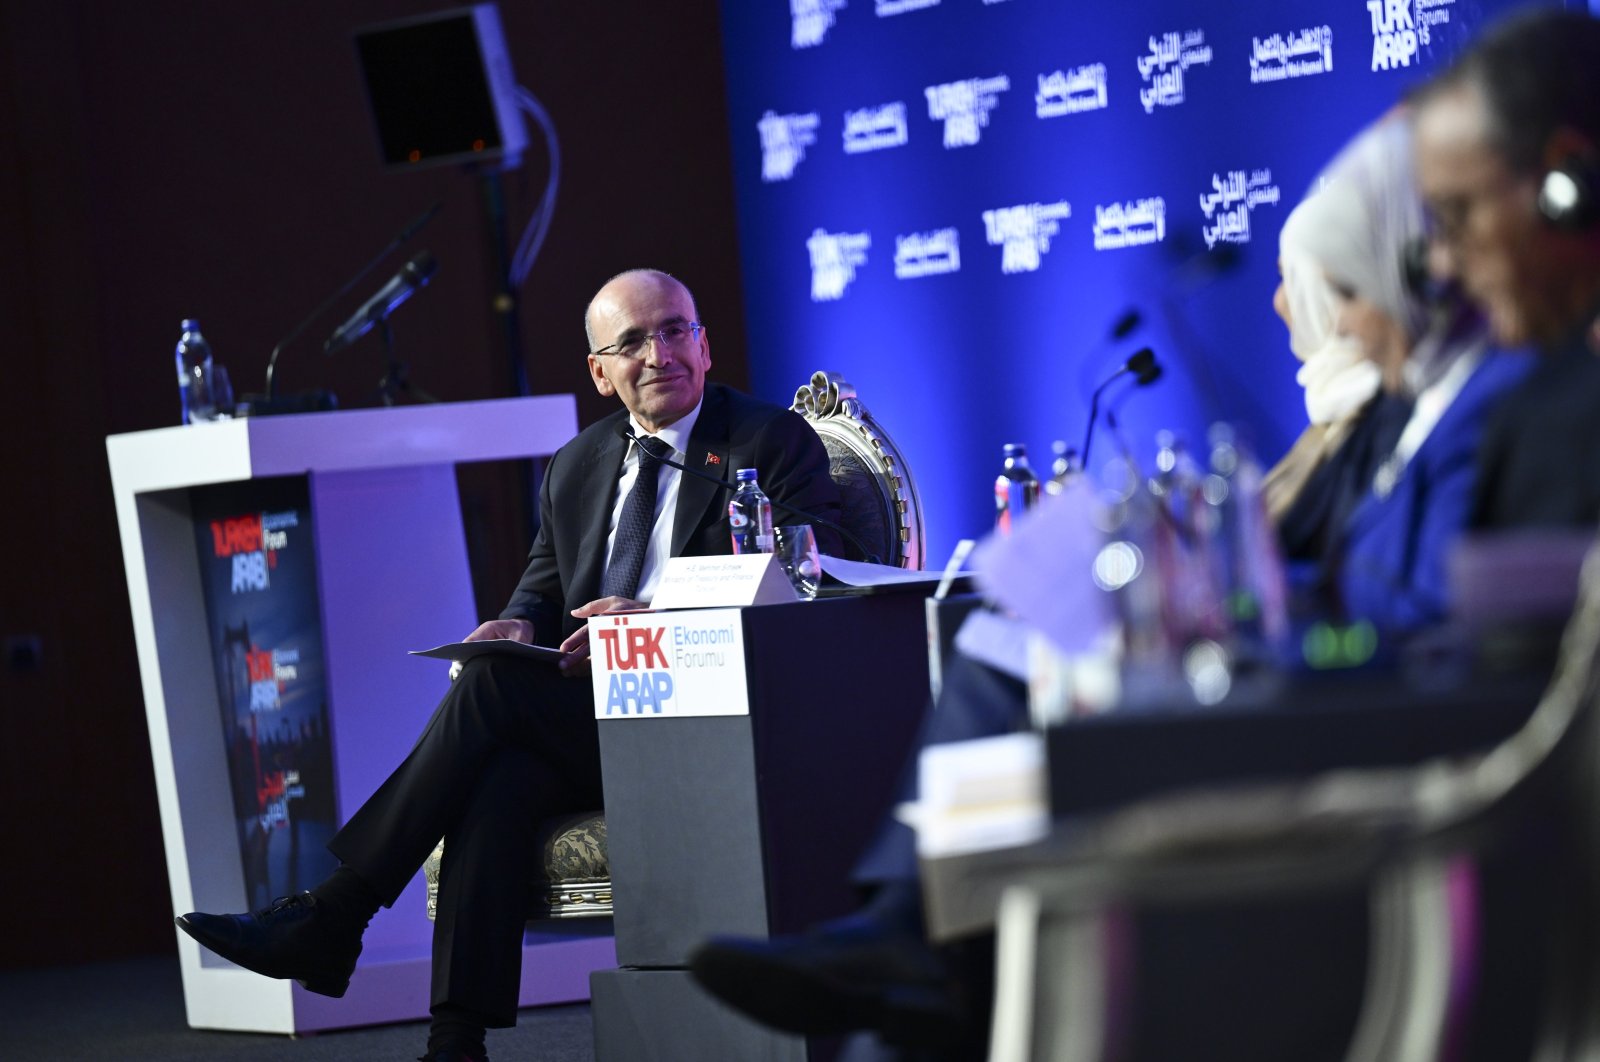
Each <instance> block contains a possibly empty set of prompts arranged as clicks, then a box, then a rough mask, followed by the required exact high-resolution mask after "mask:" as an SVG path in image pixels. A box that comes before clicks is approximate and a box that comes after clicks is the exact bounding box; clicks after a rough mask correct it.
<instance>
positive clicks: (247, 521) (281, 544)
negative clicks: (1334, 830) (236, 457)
mask: <svg viewBox="0 0 1600 1062" xmlns="http://www.w3.org/2000/svg"><path fill="white" fill-rule="evenodd" d="M298 526H300V517H299V514H297V513H295V512H294V511H293V510H292V509H291V510H289V511H287V512H281V513H248V514H245V515H243V516H230V517H225V518H224V519H221V520H212V521H211V545H212V549H213V551H214V555H215V556H217V557H231V558H232V559H233V580H232V592H233V593H235V594H243V593H249V592H251V591H254V590H265V589H266V588H267V587H268V586H270V585H271V583H272V575H271V572H272V569H273V568H275V567H277V564H278V552H279V551H280V550H283V549H287V548H288V546H289V528H293V527H298Z"/></svg>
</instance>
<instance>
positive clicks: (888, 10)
mask: <svg viewBox="0 0 1600 1062" xmlns="http://www.w3.org/2000/svg"><path fill="white" fill-rule="evenodd" d="M938 6H939V0H878V17H879V18H888V17H889V16H890V15H903V14H905V13H906V12H907V11H921V10H922V9H923V8H925V7H938Z"/></svg>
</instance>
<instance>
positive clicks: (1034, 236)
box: [983, 199, 1072, 273]
mask: <svg viewBox="0 0 1600 1062" xmlns="http://www.w3.org/2000/svg"><path fill="white" fill-rule="evenodd" d="M1071 216H1072V204H1071V203H1069V202H1067V201H1066V200H1065V199H1062V200H1058V201H1056V202H1054V203H1024V204H1023V205H1021V206H1013V207H1000V208H999V209H996V210H985V211H984V212H983V231H984V235H985V236H987V237H988V240H989V246H990V247H1001V248H1003V250H1002V251H1001V252H1000V271H1001V272H1002V273H1032V272H1034V271H1035V270H1037V269H1038V268H1039V264H1040V260H1041V259H1042V258H1043V257H1044V254H1045V252H1046V251H1048V250H1050V237H1052V236H1054V235H1055V234H1056V233H1057V232H1059V231H1061V222H1062V221H1063V220H1065V219H1066V218H1070V217H1071Z"/></svg>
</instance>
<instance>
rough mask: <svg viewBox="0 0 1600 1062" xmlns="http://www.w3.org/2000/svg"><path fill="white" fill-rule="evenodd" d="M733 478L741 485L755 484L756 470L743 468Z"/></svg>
mask: <svg viewBox="0 0 1600 1062" xmlns="http://www.w3.org/2000/svg"><path fill="white" fill-rule="evenodd" d="M733 478H734V479H735V480H737V481H738V482H740V483H746V482H751V483H753V482H755V478H756V470H755V469H753V468H741V469H739V471H737V472H735V473H734V474H733Z"/></svg>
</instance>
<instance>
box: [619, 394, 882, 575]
mask: <svg viewBox="0 0 1600 1062" xmlns="http://www.w3.org/2000/svg"><path fill="white" fill-rule="evenodd" d="M617 435H618V436H620V437H621V438H623V439H626V440H627V441H629V442H631V443H633V444H634V445H635V446H638V447H639V448H640V449H641V450H642V449H644V446H643V445H642V444H641V443H640V442H639V437H638V436H637V435H635V434H634V433H633V428H632V427H631V426H630V425H629V424H628V422H627V421H625V420H624V421H622V422H621V423H619V424H618V425H617ZM656 460H658V461H660V462H661V463H662V464H664V465H666V466H667V467H669V468H676V469H677V470H678V471H679V472H687V473H688V474H689V475H691V476H698V477H699V478H701V479H703V480H705V481H706V482H707V483H715V484H716V485H717V486H719V487H721V488H722V489H723V490H725V491H727V492H728V493H730V494H732V493H733V491H734V490H735V489H736V488H735V486H734V485H733V484H732V483H729V482H728V481H727V480H724V479H719V478H718V477H716V476H713V475H711V474H710V473H709V472H702V471H700V470H699V469H698V468H690V467H689V466H688V465H685V464H681V463H679V462H677V461H674V460H673V459H672V458H670V457H658V458H656ZM769 500H770V501H771V502H772V504H773V506H774V507H775V508H778V509H782V510H783V511H784V512H787V513H791V514H793V515H794V516H799V517H802V518H804V519H806V520H809V521H810V522H811V523H814V524H821V525H822V526H823V527H826V528H830V529H832V530H834V531H837V532H839V534H841V535H843V536H844V537H845V538H847V539H849V540H850V544H851V545H852V546H854V547H855V548H856V549H857V550H859V551H860V553H861V555H862V556H863V557H865V558H866V559H867V562H868V563H870V564H881V563H883V562H882V561H880V560H879V559H878V555H877V554H876V553H874V552H872V551H871V550H870V549H868V548H867V547H866V545H865V544H864V543H862V541H861V540H860V539H859V538H857V537H856V536H855V535H854V534H852V533H851V532H850V529H849V528H847V527H843V526H841V525H839V524H836V523H834V522H833V521H832V520H825V519H823V518H822V517H820V516H818V515H817V514H816V513H808V512H806V511H805V510H804V509H796V508H795V507H794V506H792V505H790V504H788V503H787V502H781V501H779V500H778V499H777V498H770V499H769Z"/></svg>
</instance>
